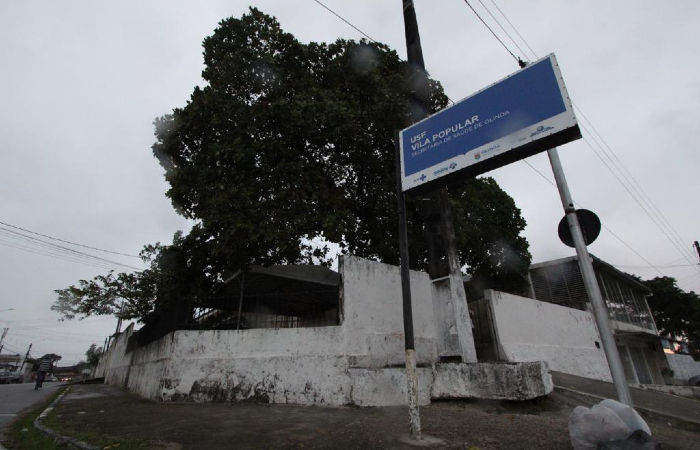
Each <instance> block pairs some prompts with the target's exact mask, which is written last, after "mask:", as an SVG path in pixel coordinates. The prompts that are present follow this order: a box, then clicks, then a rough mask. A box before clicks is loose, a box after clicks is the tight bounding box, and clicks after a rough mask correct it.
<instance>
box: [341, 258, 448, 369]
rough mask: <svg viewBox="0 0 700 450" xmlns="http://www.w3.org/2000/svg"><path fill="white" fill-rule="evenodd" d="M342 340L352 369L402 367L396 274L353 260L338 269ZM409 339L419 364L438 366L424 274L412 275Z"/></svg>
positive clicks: (392, 268)
mask: <svg viewBox="0 0 700 450" xmlns="http://www.w3.org/2000/svg"><path fill="white" fill-rule="evenodd" d="M338 271H339V272H340V276H341V280H342V285H343V288H342V302H343V322H342V328H343V337H344V345H345V354H347V355H348V356H349V357H350V365H351V367H386V366H390V365H396V364H403V363H404V361H405V355H404V334H403V297H402V293H401V274H400V272H399V268H398V267H396V266H390V265H388V264H382V263H378V262H375V261H369V260H366V259H363V258H358V257H355V256H346V257H343V258H342V259H341V260H340V262H339V264H338ZM411 300H412V307H413V333H414V338H415V344H416V355H417V358H418V364H430V363H434V362H437V360H438V353H437V336H436V331H435V320H434V317H433V300H432V288H431V283H430V278H429V277H428V274H426V273H423V272H416V271H411Z"/></svg>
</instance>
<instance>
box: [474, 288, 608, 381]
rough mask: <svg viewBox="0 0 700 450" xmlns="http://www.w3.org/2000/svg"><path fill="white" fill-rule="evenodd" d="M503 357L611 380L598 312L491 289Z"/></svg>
mask: <svg viewBox="0 0 700 450" xmlns="http://www.w3.org/2000/svg"><path fill="white" fill-rule="evenodd" d="M484 296H485V299H484V300H481V301H488V302H490V303H491V309H492V316H493V322H494V328H495V330H494V331H495V335H496V336H495V337H496V341H497V343H498V345H499V348H498V352H499V354H500V357H501V359H503V360H505V361H513V362H525V361H546V362H547V363H548V364H549V368H550V369H551V370H555V371H558V372H564V373H569V374H572V375H578V376H582V377H586V378H593V379H596V380H604V381H612V377H611V376H610V370H609V369H608V364H607V361H606V359H605V353H604V352H603V349H602V344H601V345H600V346H601V348H597V347H596V345H595V342H596V341H597V342H598V343H600V342H601V340H600V336H599V334H598V328H597V327H596V324H595V320H594V318H593V315H592V314H591V313H589V312H587V311H579V310H577V309H572V308H566V307H564V306H558V305H554V304H551V303H546V302H541V301H538V300H533V299H530V298H526V297H519V296H516V295H511V294H506V293H503V292H498V291H493V290H487V291H485V292H484Z"/></svg>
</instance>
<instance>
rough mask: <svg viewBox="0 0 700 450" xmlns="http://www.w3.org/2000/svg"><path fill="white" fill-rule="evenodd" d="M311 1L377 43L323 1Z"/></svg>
mask: <svg viewBox="0 0 700 450" xmlns="http://www.w3.org/2000/svg"><path fill="white" fill-rule="evenodd" d="M313 1H315V2H316V3H318V4H319V5H321V6H322V7H324V8H326V9H327V10H328V11H330V12H331V14H333V15H334V16H336V17H337V18H338V19H340V20H342V21H343V22H345V23H346V24H348V25H350V26H351V27H352V28H354V29H355V31H357V32H358V33H360V34H361V35H363V36H364V37H366V38H367V39H369V40H370V41H372V42H374V43H377V41H375V40H374V39H372V38H371V37H370V36H369V35H368V34H367V33H365V32H364V31H362V30H360V29H359V28H357V27H356V26H355V25H353V24H351V23H350V22H348V21H347V20H345V19H344V18H343V17H342V16H341V15H340V14H338V13H337V12H335V11H333V10H332V9H330V8H329V7H328V6H326V5H324V4H323V3H321V2H320V1H319V0H313Z"/></svg>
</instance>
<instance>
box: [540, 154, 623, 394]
mask: <svg viewBox="0 0 700 450" xmlns="http://www.w3.org/2000/svg"><path fill="white" fill-rule="evenodd" d="M547 154H548V155H549V161H550V162H551V164H552V172H553V173H554V179H555V180H556V182H557V188H558V189H559V195H560V197H561V203H562V205H563V206H564V212H565V213H566V220H567V222H568V223H569V229H570V230H571V236H572V238H573V241H574V245H575V247H576V254H577V255H578V263H579V267H580V269H581V276H582V277H583V284H584V286H585V287H586V292H587V293H588V298H589V299H590V300H591V305H592V306H593V315H594V316H595V321H596V324H597V325H598V332H599V333H600V339H601V340H602V341H603V350H604V351H605V357H606V358H607V360H608V366H609V367H610V374H611V375H612V379H613V383H614V385H615V390H616V391H617V397H618V399H619V400H620V402H622V403H624V404H626V405H629V406H630V407H634V404H633V402H632V396H631V395H630V391H629V387H628V386H627V379H626V378H625V371H624V369H623V368H622V362H621V361H620V354H619V353H618V351H617V345H616V344H615V337H614V336H613V332H612V327H611V326H610V317H609V316H608V309H607V307H606V306H605V302H604V301H603V296H602V294H601V293H600V286H598V280H597V279H596V276H595V272H594V271H593V264H592V263H591V257H590V256H589V254H588V249H587V248H586V241H585V240H584V238H583V233H582V232H581V226H580V224H579V221H578V216H577V215H576V208H575V207H574V200H573V199H572V197H571V192H569V185H568V184H567V182H566V177H565V176H564V169H563V167H562V165H561V160H560V159H559V152H558V151H557V149H556V148H553V149H551V150H548V151H547Z"/></svg>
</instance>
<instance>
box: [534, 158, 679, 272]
mask: <svg viewBox="0 0 700 450" xmlns="http://www.w3.org/2000/svg"><path fill="white" fill-rule="evenodd" d="M521 161H523V162H524V163H525V164H527V165H528V166H530V168H531V169H532V170H534V171H535V172H537V173H538V174H539V175H540V176H541V177H542V178H544V179H545V180H546V181H547V182H548V183H549V184H551V185H552V186H554V188H555V189H558V188H557V185H556V183H555V182H553V181H552V180H550V179H549V178H547V176H546V175H545V174H543V173H542V172H540V171H539V170H537V169H536V168H535V166H533V165H532V164H530V163H529V162H528V161H527V160H524V159H523V160H521ZM574 204H575V205H576V206H577V207H579V208H583V207H582V206H581V205H580V204H579V203H578V202H577V201H576V200H574ZM601 225H602V227H603V228H605V230H607V231H608V233H610V234H612V235H613V236H614V237H615V238H616V239H617V240H618V241H620V242H621V243H622V244H623V245H624V246H625V247H627V248H628V249H630V250H631V251H632V252H633V253H634V254H635V255H637V256H639V258H640V259H642V261H644V262H645V263H647V264H649V267H652V268H654V269H655V270H656V271H657V272H659V273H660V274H661V276H666V275H665V274H664V273H663V272H662V271H661V270H659V269H658V268H656V267H655V266H654V265H653V264H652V263H650V262H649V260H647V259H646V258H645V257H644V256H642V255H641V254H640V253H639V252H638V251H637V250H635V249H634V248H632V246H631V245H629V244H628V243H627V242H625V240H624V239H622V238H621V237H620V236H618V235H617V233H615V232H614V231H613V230H611V229H610V228H609V227H608V226H606V225H605V224H601Z"/></svg>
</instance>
